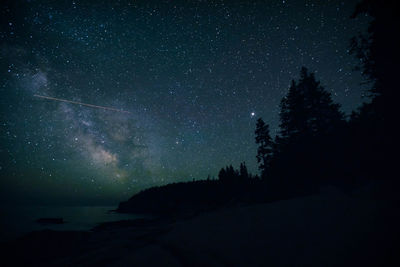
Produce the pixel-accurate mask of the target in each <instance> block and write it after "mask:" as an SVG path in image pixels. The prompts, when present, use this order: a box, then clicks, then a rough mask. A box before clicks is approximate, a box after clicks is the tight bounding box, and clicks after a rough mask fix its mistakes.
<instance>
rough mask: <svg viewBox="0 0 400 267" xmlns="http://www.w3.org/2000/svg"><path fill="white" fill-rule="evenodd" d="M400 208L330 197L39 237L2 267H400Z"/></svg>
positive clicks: (9, 250)
mask: <svg viewBox="0 0 400 267" xmlns="http://www.w3.org/2000/svg"><path fill="white" fill-rule="evenodd" d="M396 203H397V202H393V200H389V199H386V198H384V197H383V198H378V199H377V198H376V197H371V195H370V194H367V195H365V194H363V193H359V194H353V195H351V196H350V195H344V194H342V193H340V192H336V191H334V190H333V191H332V190H328V191H323V192H321V193H320V194H318V195H313V196H308V197H303V198H297V199H291V200H282V201H277V202H274V203H268V204H257V205H248V206H245V205H235V206H232V207H230V208H225V209H223V210H219V211H213V212H208V213H202V214H198V215H195V216H194V215H191V216H186V217H181V218H160V219H139V220H134V221H121V222H116V223H106V224H102V225H99V226H98V227H96V228H94V229H93V230H92V231H90V232H80V231H75V232H73V231H72V232H57V231H41V232H34V233H31V234H29V235H26V236H25V237H23V238H21V239H19V240H17V241H15V242H12V243H9V244H6V245H4V247H3V248H2V251H3V252H6V253H5V255H8V256H7V257H6V258H3V262H7V264H6V265H2V266H20V265H24V266H26V265H28V266H29V265H34V266H49V265H50V266H295V265H296V266H400V265H399V263H400V261H399V258H398V251H400V250H399V248H400V246H399V244H398V242H399V240H400V239H399V237H400V234H399V233H400V230H399V225H400V215H399V213H398V210H399V209H398V206H397V204H396Z"/></svg>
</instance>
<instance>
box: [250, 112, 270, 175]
mask: <svg viewBox="0 0 400 267" xmlns="http://www.w3.org/2000/svg"><path fill="white" fill-rule="evenodd" d="M255 135H256V144H257V145H258V149H257V162H258V163H259V167H258V168H259V169H260V170H261V172H262V173H265V171H266V169H267V168H268V166H269V159H270V157H271V156H272V147H273V145H274V144H273V141H272V138H271V136H270V134H269V125H268V124H265V122H264V121H263V120H262V118H259V119H258V120H257V124H256V130H255Z"/></svg>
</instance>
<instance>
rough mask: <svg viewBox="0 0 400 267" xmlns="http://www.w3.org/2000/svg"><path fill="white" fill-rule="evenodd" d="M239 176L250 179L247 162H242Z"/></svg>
mask: <svg viewBox="0 0 400 267" xmlns="http://www.w3.org/2000/svg"><path fill="white" fill-rule="evenodd" d="M239 176H240V178H241V179H243V180H247V179H249V172H248V171H247V167H246V163H245V162H243V163H240V169H239Z"/></svg>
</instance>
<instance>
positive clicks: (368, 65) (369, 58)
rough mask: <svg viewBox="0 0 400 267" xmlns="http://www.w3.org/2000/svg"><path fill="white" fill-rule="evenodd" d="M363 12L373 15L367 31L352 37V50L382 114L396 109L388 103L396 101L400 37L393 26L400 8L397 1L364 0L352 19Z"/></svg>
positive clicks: (375, 105) (376, 105) (374, 102)
mask: <svg viewBox="0 0 400 267" xmlns="http://www.w3.org/2000/svg"><path fill="white" fill-rule="evenodd" d="M364 14H366V15H369V16H370V17H371V18H372V21H371V22H370V24H369V27H368V33H366V34H361V35H359V36H357V37H354V38H352V40H351V50H350V51H351V53H353V54H355V55H356V56H357V57H358V58H359V59H360V65H361V69H362V72H363V74H364V75H365V76H366V77H367V78H368V79H369V81H370V82H372V83H373V86H372V88H371V90H370V92H371V95H372V96H373V97H374V99H373V105H374V107H375V108H377V110H378V111H379V112H380V113H382V114H383V112H384V111H385V110H386V109H388V108H393V107H392V106H389V105H385V103H387V104H389V103H394V101H397V98H395V94H396V91H397V90H396V89H397V83H398V82H397V72H398V69H399V60H400V55H399V54H400V51H399V47H400V38H399V35H398V34H397V33H395V32H394V31H393V25H395V24H396V21H397V22H399V16H398V15H399V8H398V4H397V2H396V1H377V0H364V1H362V2H360V3H359V4H358V5H357V6H356V9H355V12H354V13H353V15H352V18H355V17H357V16H359V15H364ZM386 115H388V114H386Z"/></svg>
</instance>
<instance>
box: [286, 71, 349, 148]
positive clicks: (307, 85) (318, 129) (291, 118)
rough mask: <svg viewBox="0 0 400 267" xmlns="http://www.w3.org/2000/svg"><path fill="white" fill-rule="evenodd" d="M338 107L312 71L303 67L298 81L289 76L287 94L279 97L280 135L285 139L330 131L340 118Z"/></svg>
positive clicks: (339, 121) (341, 116)
mask: <svg viewBox="0 0 400 267" xmlns="http://www.w3.org/2000/svg"><path fill="white" fill-rule="evenodd" d="M339 107H340V106H339V104H335V103H333V101H332V98H331V94H330V93H329V92H327V91H326V90H325V89H324V88H323V87H322V86H321V85H320V82H319V81H316V79H315V76H314V74H313V73H309V72H308V70H307V69H306V68H305V67H302V69H301V71H300V80H299V81H298V82H297V83H296V82H295V81H294V80H292V83H291V86H290V88H289V92H288V94H287V96H286V97H284V98H283V99H282V101H281V112H280V121H281V123H280V128H281V132H280V135H281V138H283V139H286V141H288V140H296V139H297V137H300V136H315V135H318V134H324V133H329V132H331V131H332V130H333V129H334V128H335V127H337V126H338V125H339V124H340V123H341V122H343V113H342V112H340V110H339Z"/></svg>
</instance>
